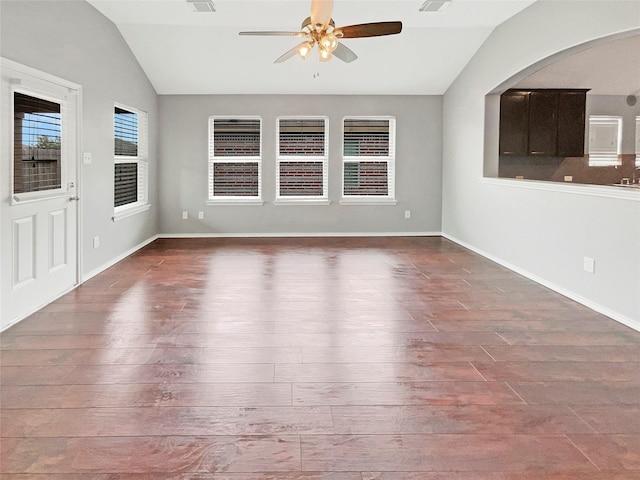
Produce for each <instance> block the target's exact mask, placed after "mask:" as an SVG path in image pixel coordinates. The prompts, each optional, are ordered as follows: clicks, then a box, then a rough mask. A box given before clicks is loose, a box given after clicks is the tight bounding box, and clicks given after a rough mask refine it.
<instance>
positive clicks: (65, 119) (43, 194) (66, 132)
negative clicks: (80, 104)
mask: <svg viewBox="0 0 640 480" xmlns="http://www.w3.org/2000/svg"><path fill="white" fill-rule="evenodd" d="M16 93H18V94H21V95H26V96H29V97H33V98H36V99H39V100H44V101H47V102H51V103H56V104H59V105H60V138H61V144H60V147H61V148H60V187H58V188H50V189H46V190H37V191H31V192H19V193H16V191H15V190H16V189H15V164H14V162H15V157H14V152H15V119H14V116H15V94H16ZM9 104H10V105H9V108H10V111H11V115H10V118H11V120H10V121H11V124H10V125H9V128H10V129H11V130H10V140H9V141H10V144H11V152H12V155H11V158H10V161H9V163H10V172H9V175H10V182H11V186H10V188H11V190H10V191H11V204H12V205H17V204H20V203H24V202H31V201H37V200H44V199H50V198H56V197H61V196H65V195H68V194H69V191H70V189H69V171H70V169H73V168H75V167H74V165H73V161H72V159H71V158H69V153H68V152H69V148H68V147H67V143H68V142H69V141H72V142H74V141H75V140H74V139H73V138H72V137H71V136H70V133H72V132H73V131H74V128H75V124H76V119H75V118H73V117H72V116H71V115H70V114H69V106H68V102H67V98H66V96H65V95H64V94H62V93H61V94H60V96H58V95H55V94H52V93H46V92H43V91H41V90H40V89H38V88H31V87H30V86H27V85H20V84H16V85H12V86H11V90H10V98H9Z"/></svg>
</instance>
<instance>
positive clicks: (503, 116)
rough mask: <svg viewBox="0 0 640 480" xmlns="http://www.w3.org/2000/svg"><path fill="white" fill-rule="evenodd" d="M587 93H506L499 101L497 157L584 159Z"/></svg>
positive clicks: (577, 91)
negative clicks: (498, 151)
mask: <svg viewBox="0 0 640 480" xmlns="http://www.w3.org/2000/svg"><path fill="white" fill-rule="evenodd" d="M586 97H587V90H558V89H553V90H546V89H536V90H507V91H506V92H505V93H503V94H502V95H501V97H500V155H513V156H527V155H532V156H546V157H556V156H557V157H581V156H583V155H584V135H585V103H586Z"/></svg>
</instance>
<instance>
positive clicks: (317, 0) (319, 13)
mask: <svg viewBox="0 0 640 480" xmlns="http://www.w3.org/2000/svg"><path fill="white" fill-rule="evenodd" d="M332 13H333V0H311V24H312V25H322V28H327V26H328V25H329V22H330V21H331V15H332Z"/></svg>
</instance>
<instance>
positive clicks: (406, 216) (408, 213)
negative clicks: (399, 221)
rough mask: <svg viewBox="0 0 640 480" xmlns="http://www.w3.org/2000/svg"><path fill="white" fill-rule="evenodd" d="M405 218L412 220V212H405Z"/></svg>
mask: <svg viewBox="0 0 640 480" xmlns="http://www.w3.org/2000/svg"><path fill="white" fill-rule="evenodd" d="M404 218H411V210H405V211H404Z"/></svg>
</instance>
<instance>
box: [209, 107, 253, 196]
mask: <svg viewBox="0 0 640 480" xmlns="http://www.w3.org/2000/svg"><path fill="white" fill-rule="evenodd" d="M216 120H258V122H259V124H260V144H259V149H260V153H259V155H257V156H255V155H246V156H242V155H235V156H216V155H215V154H214V152H215V150H214V141H215V138H214V137H215V132H214V127H215V121H216ZM207 125H208V133H207V135H208V147H209V151H208V154H207V157H208V158H207V201H206V204H207V205H220V204H230V205H232V204H235V205H262V204H263V203H264V201H263V199H262V157H263V155H262V154H263V133H264V132H263V128H264V122H263V121H262V117H261V116H259V115H210V116H209V120H208V124H207ZM216 163H225V164H231V163H256V164H257V167H258V195H256V196H248V195H246V196H245V195H235V196H231V195H226V196H215V195H214V192H213V189H214V166H215V164H216Z"/></svg>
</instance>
